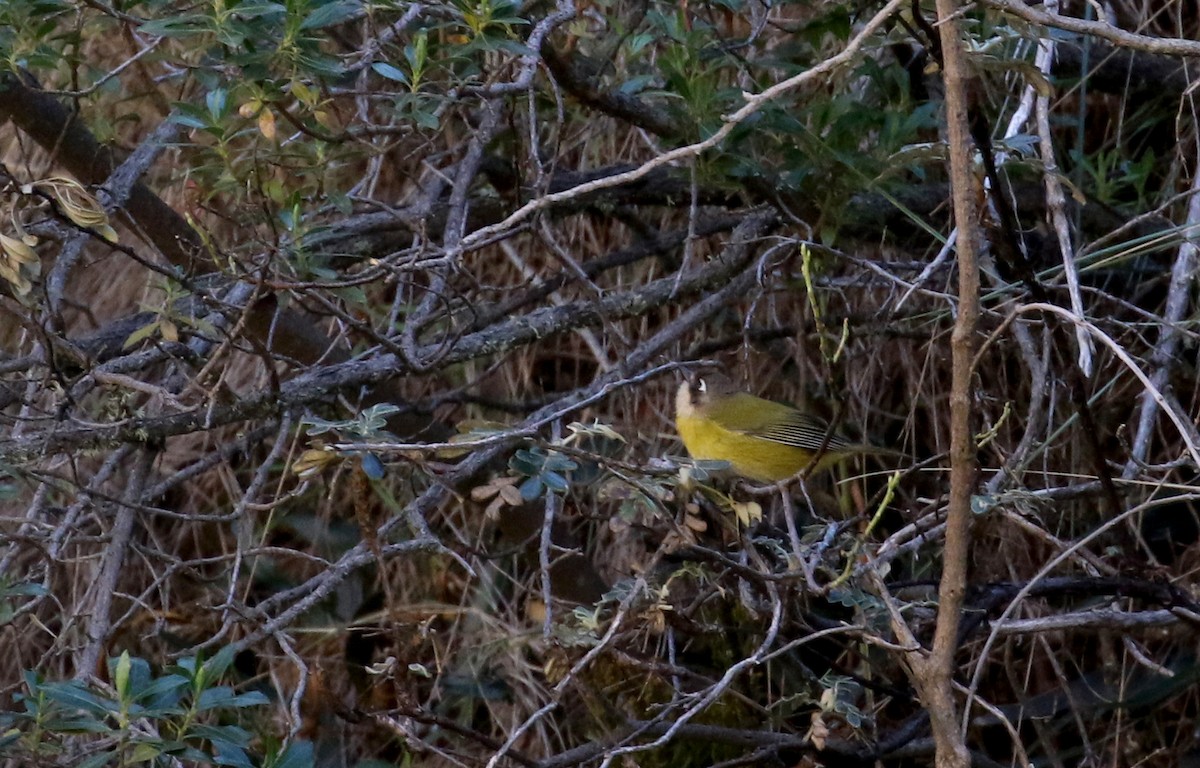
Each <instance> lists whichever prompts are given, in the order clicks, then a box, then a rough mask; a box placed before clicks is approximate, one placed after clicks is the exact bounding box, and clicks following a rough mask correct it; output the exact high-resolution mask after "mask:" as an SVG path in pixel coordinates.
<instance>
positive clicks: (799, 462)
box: [675, 373, 896, 483]
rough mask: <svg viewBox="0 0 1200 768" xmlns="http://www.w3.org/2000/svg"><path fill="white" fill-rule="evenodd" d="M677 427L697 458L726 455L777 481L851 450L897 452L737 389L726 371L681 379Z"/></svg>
mask: <svg viewBox="0 0 1200 768" xmlns="http://www.w3.org/2000/svg"><path fill="white" fill-rule="evenodd" d="M675 428H676V430H677V431H678V432H679V436H680V438H682V439H683V444H684V446H685V447H686V448H687V451H688V454H689V455H690V456H691V457H692V458H693V459H695V460H698V461H704V460H716V461H727V462H729V464H730V466H731V467H732V468H733V471H734V473H735V474H737V475H739V476H741V477H743V478H745V479H747V480H753V481H755V482H760V483H777V482H780V481H782V480H787V479H788V478H790V477H792V476H794V475H796V474H797V473H799V472H800V471H801V470H803V469H807V470H808V474H809V475H812V474H814V473H817V472H822V471H824V470H826V469H829V468H830V467H832V466H833V465H834V464H836V463H838V462H839V461H841V460H843V459H845V458H846V457H847V456H851V455H855V454H867V453H872V454H895V453H896V452H895V451H891V450H890V449H887V448H880V447H878V446H874V445H868V444H864V443H856V442H854V441H853V440H851V439H850V438H848V437H846V436H845V435H843V434H841V433H840V432H837V431H835V430H834V429H833V428H832V427H831V426H830V425H829V424H828V423H827V422H826V421H824V420H823V419H820V418H818V417H816V416H812V415H809V414H807V413H804V412H802V411H800V410H799V409H797V408H795V407H793V406H790V405H784V404H783V403H777V402H774V401H772V400H765V399H763V398H761V397H757V396H755V395H752V394H750V393H749V392H744V391H741V390H740V389H738V387H737V386H735V385H734V383H733V382H732V381H730V380H729V378H728V377H727V376H725V375H724V374H721V373H709V374H705V375H703V376H693V377H690V378H688V379H685V380H684V382H683V383H682V384H681V385H680V386H679V391H678V392H677V393H676V395H675Z"/></svg>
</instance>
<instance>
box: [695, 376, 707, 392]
mask: <svg viewBox="0 0 1200 768" xmlns="http://www.w3.org/2000/svg"><path fill="white" fill-rule="evenodd" d="M696 389H698V390H700V391H701V392H707V391H708V382H707V381H705V380H704V379H700V381H698V382H697V383H696Z"/></svg>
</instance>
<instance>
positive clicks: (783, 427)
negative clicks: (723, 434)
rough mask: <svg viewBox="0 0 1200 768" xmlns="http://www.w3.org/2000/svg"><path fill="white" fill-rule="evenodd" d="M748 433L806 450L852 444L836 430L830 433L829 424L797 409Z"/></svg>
mask: <svg viewBox="0 0 1200 768" xmlns="http://www.w3.org/2000/svg"><path fill="white" fill-rule="evenodd" d="M748 434H752V435H754V436H755V437H761V438H763V439H764V440H772V441H774V442H776V443H783V444H784V445H790V446H793V447H795V448H803V449H805V450H808V451H815V450H818V449H819V448H821V447H822V446H824V447H825V450H827V451H835V450H837V449H838V448H848V447H850V446H851V445H853V443H851V442H850V441H849V440H847V439H846V438H845V436H843V435H839V434H838V433H837V432H833V433H832V434H831V433H830V431H829V425H828V424H826V423H825V422H824V421H822V420H821V419H818V418H816V417H814V416H806V415H805V414H803V413H800V412H799V411H792V412H791V413H790V414H788V418H787V419H786V420H783V421H778V422H776V423H774V424H771V425H770V426H767V427H765V428H763V429H759V430H754V431H752V432H749V433H748Z"/></svg>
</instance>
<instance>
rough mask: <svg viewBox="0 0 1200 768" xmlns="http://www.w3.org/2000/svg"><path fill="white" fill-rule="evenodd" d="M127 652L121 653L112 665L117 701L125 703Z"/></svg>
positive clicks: (127, 670)
mask: <svg viewBox="0 0 1200 768" xmlns="http://www.w3.org/2000/svg"><path fill="white" fill-rule="evenodd" d="M130 664H131V662H130V661H129V651H124V652H122V653H121V655H120V657H118V658H117V662H116V664H115V665H113V685H115V686H116V688H117V699H118V700H119V701H127V700H128V698H129V667H130Z"/></svg>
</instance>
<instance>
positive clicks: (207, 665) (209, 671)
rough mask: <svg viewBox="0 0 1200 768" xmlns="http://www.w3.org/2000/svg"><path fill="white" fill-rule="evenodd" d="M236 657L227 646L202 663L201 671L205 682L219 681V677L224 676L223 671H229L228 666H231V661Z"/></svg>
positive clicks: (235, 653) (234, 652) (233, 651)
mask: <svg viewBox="0 0 1200 768" xmlns="http://www.w3.org/2000/svg"><path fill="white" fill-rule="evenodd" d="M236 655H237V651H235V650H234V649H233V646H231V645H227V646H225V647H224V648H222V649H221V650H219V651H217V654H216V655H215V656H213V657H212V658H211V659H209V660H208V661H206V662H204V667H203V668H202V670H201V671H202V672H203V673H204V679H205V681H207V682H215V681H217V680H220V679H221V676H222V675H224V674H225V670H227V669H229V667H230V665H232V664H233V659H234V657H235V656H236Z"/></svg>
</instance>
